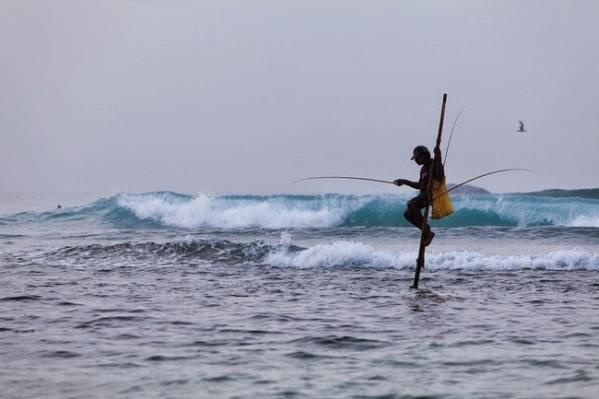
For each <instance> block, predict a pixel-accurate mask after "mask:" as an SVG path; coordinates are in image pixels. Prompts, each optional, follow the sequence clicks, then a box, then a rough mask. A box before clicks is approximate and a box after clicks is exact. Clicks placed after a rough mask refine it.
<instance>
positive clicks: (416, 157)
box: [414, 154, 425, 165]
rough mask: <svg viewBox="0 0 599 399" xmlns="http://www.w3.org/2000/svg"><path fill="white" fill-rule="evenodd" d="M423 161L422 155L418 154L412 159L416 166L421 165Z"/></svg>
mask: <svg viewBox="0 0 599 399" xmlns="http://www.w3.org/2000/svg"><path fill="white" fill-rule="evenodd" d="M424 161H425V158H424V155H422V154H418V155H416V156H415V157H414V162H416V163H417V164H418V165H423V164H424Z"/></svg>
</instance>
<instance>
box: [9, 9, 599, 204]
mask: <svg viewBox="0 0 599 399" xmlns="http://www.w3.org/2000/svg"><path fill="white" fill-rule="evenodd" d="M0 5H1V10H0V51H1V54H0V137H1V139H2V146H1V147H0V191H4V192H7V191H93V192H116V191H154V190H175V191H179V192H187V193H198V192H206V193H273V192H296V193H301V192H315V191H340V190H346V191H347V190H349V191H373V192H374V191H378V190H381V189H383V190H389V189H390V190H393V187H392V186H390V187H388V188H386V187H385V186H381V187H379V186H377V185H373V184H371V185H368V183H365V184H366V185H367V186H365V185H364V184H362V183H353V182H349V183H348V182H318V183H305V184H303V185H294V186H289V185H288V183H289V182H290V181H291V180H294V179H297V178H300V177H304V176H311V175H323V174H343V175H357V176H367V177H374V178H382V179H394V178H398V177H403V178H411V179H416V177H417V174H418V167H417V166H416V165H415V164H414V163H413V162H412V161H410V156H411V152H412V148H413V147H414V146H415V145H417V144H425V145H427V146H429V147H432V146H433V144H434V140H435V137H436V133H437V125H438V122H439V113H440V105H441V97H442V94H443V93H444V92H447V93H448V105H447V114H446V121H445V126H446V129H445V140H444V143H445V144H446V143H447V138H448V137H449V131H450V128H451V125H452V123H453V120H454V118H455V117H456V115H457V113H458V112H459V110H460V109H461V108H462V107H464V106H465V107H466V110H465V111H464V113H463V114H462V117H461V118H460V120H459V121H458V124H457V127H456V130H455V134H454V137H453V141H452V144H451V149H450V151H449V157H448V161H447V175H448V180H449V181H450V182H458V181H461V180H464V179H467V178H469V177H471V176H474V175H477V174H480V173H483V172H486V171H488V170H492V169H499V168H506V167H527V168H532V169H535V170H537V171H538V173H537V174H511V175H507V174H506V175H504V176H495V177H490V178H487V179H486V180H480V181H479V182H478V183H477V184H478V185H480V186H482V187H485V188H487V189H490V190H492V191H497V192H506V191H530V190H537V189H544V188H553V187H561V188H581V187H597V186H599V177H598V176H599V174H598V173H597V171H596V165H597V158H596V156H597V152H598V150H599V43H598V38H599V24H598V23H597V21H598V20H599V2H597V1H593V0H591V1H561V0H560V1H547V0H539V1H522V0H514V1H481V0H474V1H422V0H415V1H397V0H394V1H370V0H369V1H338V0H334V1H333V0H332V1H322V0H321V1H307V0H302V1H290V0H283V1H281V0H274V1H257V0H256V1H252V0H243V1H221V0H219V1H183V0H181V1H153V0H135V1H133V0H129V1H127V0H118V1H91V0H90V1H63V0H52V1H50V0H47V1H43V0H40V1H24V0H15V1H12V0H10V1H7V0H0ZM518 119H521V120H523V121H524V122H525V124H526V126H525V127H526V129H527V130H528V132H527V133H525V134H519V133H516V132H515V130H516V129H517V128H518V122H517V121H518ZM445 144H444V145H443V148H445Z"/></svg>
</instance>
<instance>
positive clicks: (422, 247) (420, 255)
mask: <svg viewBox="0 0 599 399" xmlns="http://www.w3.org/2000/svg"><path fill="white" fill-rule="evenodd" d="M446 103H447V93H444V94H443V103H442V105H441V118H440V120H439V132H438V133H437V143H436V144H435V148H438V147H439V146H440V145H441V133H442V132H443V120H444V119H445V104H446ZM434 165H435V161H434V160H433V162H431V167H430V170H429V173H428V181H427V183H426V198H427V199H428V205H427V206H426V207H425V208H424V216H423V221H422V228H421V233H420V248H419V249H418V259H417V260H416V272H415V273H414V283H413V284H412V287H411V288H418V281H419V280H420V270H421V269H422V268H423V267H424V252H425V249H426V246H425V245H424V241H425V239H426V229H425V228H426V226H427V224H428V213H429V208H430V205H431V202H432V201H431V199H432V188H433V167H434Z"/></svg>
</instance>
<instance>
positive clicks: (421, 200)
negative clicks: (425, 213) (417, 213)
mask: <svg viewBox="0 0 599 399" xmlns="http://www.w3.org/2000/svg"><path fill="white" fill-rule="evenodd" d="M410 206H416V207H418V208H419V209H422V208H424V207H425V206H426V194H425V193H423V192H421V193H420V194H418V195H417V196H415V197H414V198H412V199H411V200H409V201H408V207H410Z"/></svg>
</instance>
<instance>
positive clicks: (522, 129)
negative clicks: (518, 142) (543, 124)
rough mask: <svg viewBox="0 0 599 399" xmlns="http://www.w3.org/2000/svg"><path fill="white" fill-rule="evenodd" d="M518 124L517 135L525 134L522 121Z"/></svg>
mask: <svg viewBox="0 0 599 399" xmlns="http://www.w3.org/2000/svg"><path fill="white" fill-rule="evenodd" d="M518 123H519V124H520V129H518V130H516V131H517V132H518V133H524V132H526V130H524V122H522V121H518Z"/></svg>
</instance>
